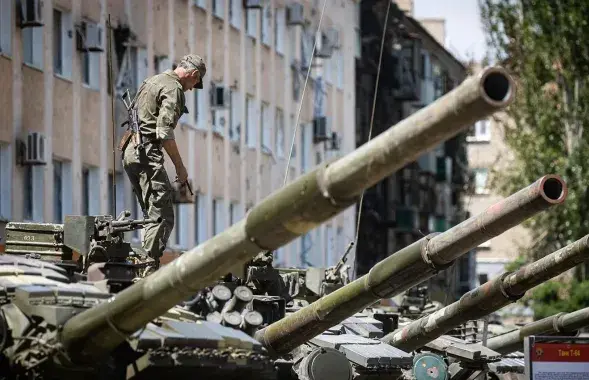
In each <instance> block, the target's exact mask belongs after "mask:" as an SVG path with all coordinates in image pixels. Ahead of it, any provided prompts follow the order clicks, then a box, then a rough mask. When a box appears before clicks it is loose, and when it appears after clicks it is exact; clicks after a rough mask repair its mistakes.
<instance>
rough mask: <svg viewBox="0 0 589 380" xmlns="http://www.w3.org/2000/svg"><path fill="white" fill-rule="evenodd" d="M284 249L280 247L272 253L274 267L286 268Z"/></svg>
mask: <svg viewBox="0 0 589 380" xmlns="http://www.w3.org/2000/svg"><path fill="white" fill-rule="evenodd" d="M285 253H286V248H285V247H280V248H278V249H277V250H276V251H274V267H275V268H284V267H286V254H285Z"/></svg>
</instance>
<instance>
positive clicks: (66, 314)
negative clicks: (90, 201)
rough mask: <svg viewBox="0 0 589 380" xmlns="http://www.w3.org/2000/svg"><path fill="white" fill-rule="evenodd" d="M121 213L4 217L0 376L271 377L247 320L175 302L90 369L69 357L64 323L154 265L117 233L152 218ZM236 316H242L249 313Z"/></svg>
mask: <svg viewBox="0 0 589 380" xmlns="http://www.w3.org/2000/svg"><path fill="white" fill-rule="evenodd" d="M129 214H130V213H129V212H124V213H122V214H121V215H120V216H119V217H118V218H117V219H113V218H112V217H111V216H96V217H91V216H66V218H65V221H64V223H63V224H49V223H15V222H11V223H8V225H7V227H6V253H7V254H5V255H0V359H1V360H0V378H1V377H2V376H3V375H5V374H11V375H12V376H9V377H8V378H18V377H21V376H22V377H25V376H26V377H31V378H37V377H40V378H69V377H76V378H77V377H79V376H85V377H88V376H89V377H90V378H94V377H97V376H99V375H100V376H104V377H106V376H109V377H113V378H146V377H148V378H152V377H154V376H158V375H159V374H166V373H181V374H185V375H191V376H192V375H198V376H208V375H213V374H215V375H223V376H224V377H227V378H256V379H257V378H268V376H269V378H274V369H273V364H272V362H271V361H270V359H269V358H268V356H267V355H266V354H264V352H263V347H262V346H261V345H260V344H259V343H258V342H256V341H255V340H254V339H252V338H251V336H249V335H247V334H246V333H245V332H244V331H246V330H247V329H246V328H244V327H246V326H242V327H240V326H239V324H238V325H237V326H235V324H234V323H233V322H234V320H233V319H228V320H225V321H222V322H221V321H219V322H217V321H213V322H211V321H208V320H207V319H205V318H201V317H200V316H198V315H196V314H194V313H190V312H189V311H186V310H185V309H183V308H181V307H172V308H170V309H169V310H168V311H167V312H166V313H164V314H162V315H161V316H160V317H159V318H157V319H154V320H153V321H151V322H150V323H148V324H146V325H145V326H144V327H143V328H142V329H141V330H139V331H137V332H135V333H134V334H132V335H131V336H130V337H129V338H128V339H127V344H125V345H123V346H122V347H119V348H117V349H116V350H114V351H113V353H112V355H110V357H109V358H107V360H103V361H102V362H103V363H104V364H100V365H98V366H97V367H95V368H92V369H93V371H92V370H91V368H85V367H79V366H73V365H72V363H71V362H70V360H69V357H68V355H67V353H65V352H63V346H62V344H61V342H60V333H61V327H62V326H63V324H64V323H65V322H66V321H67V320H68V319H69V318H71V317H72V316H73V315H76V314H78V313H80V312H82V311H84V310H87V309H91V308H92V307H94V306H96V305H97V304H98V303H101V302H109V301H110V300H112V295H113V294H115V293H118V292H120V291H122V290H123V289H125V288H127V287H129V286H130V285H132V284H133V283H135V282H137V281H139V280H140V279H141V278H142V277H143V276H145V275H146V274H147V273H148V271H149V270H150V269H151V268H152V267H153V264H154V262H153V260H150V259H149V258H148V257H147V255H146V254H145V253H144V252H142V250H141V248H133V247H131V245H130V244H129V243H128V242H126V241H125V240H124V239H123V236H124V233H125V232H128V231H132V230H136V229H139V228H143V227H144V226H145V225H147V224H151V223H159V222H160V220H130V219H127V217H128V216H129ZM76 255H77V256H78V258H77V260H75V256H76ZM234 293H235V294H238V293H239V290H236V291H235V292H234ZM231 294H232V293H231V292H229V294H228V296H229V297H231ZM239 317H240V322H241V316H239ZM253 318H254V319H255V312H254V314H253ZM243 320H244V321H246V322H247V321H251V320H252V315H251V314H247V315H245V316H244V318H243ZM254 323H255V320H254ZM248 327H249V326H248ZM97 363H100V362H97ZM91 367H94V366H91ZM170 371H173V372H170ZM93 375H94V376H93Z"/></svg>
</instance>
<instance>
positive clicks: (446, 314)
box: [382, 235, 589, 351]
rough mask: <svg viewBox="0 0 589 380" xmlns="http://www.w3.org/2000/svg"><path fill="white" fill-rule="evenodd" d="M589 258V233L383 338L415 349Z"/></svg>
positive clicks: (500, 306)
mask: <svg viewBox="0 0 589 380" xmlns="http://www.w3.org/2000/svg"><path fill="white" fill-rule="evenodd" d="M588 258H589V235H587V236H585V237H583V238H581V239H579V240H577V241H576V242H574V243H571V244H569V245H567V246H566V247H564V248H561V249H559V250H558V251H556V252H553V253H551V254H549V255H547V256H545V257H543V258H541V259H540V260H538V261H535V262H533V263H531V264H528V265H526V266H523V267H522V268H520V269H519V270H517V271H515V272H506V273H504V274H502V275H501V276H499V277H497V278H496V279H494V280H492V281H489V282H487V283H485V284H483V285H481V286H479V287H478V288H475V289H473V290H471V291H470V292H468V293H466V294H465V295H463V296H462V297H461V298H460V300H458V301H456V302H454V303H452V304H451V305H448V306H446V307H444V308H442V309H440V310H438V311H437V312H435V313H433V314H430V315H428V316H425V317H422V318H420V319H418V320H416V321H414V322H412V323H410V324H409V325H407V326H405V327H403V328H402V329H399V330H397V331H395V332H393V333H390V334H388V335H387V336H385V337H383V338H382V341H384V342H386V343H389V344H391V345H392V346H395V347H397V348H400V349H402V350H409V351H413V350H415V349H418V348H420V347H423V345H424V344H425V343H427V342H430V341H432V340H434V339H435V338H437V337H439V336H441V335H443V334H444V333H446V332H448V331H449V330H450V329H452V328H454V327H456V326H457V325H459V324H460V323H462V322H464V321H465V320H468V319H477V318H482V317H483V316H485V315H487V314H489V313H491V312H493V311H496V310H499V309H500V308H502V307H503V306H505V305H508V304H509V303H512V302H515V301H517V300H518V299H520V298H522V297H523V296H524V294H525V293H526V291H527V290H529V289H531V288H533V287H535V286H537V285H540V284H542V283H543V282H545V281H548V280H550V279H551V278H553V277H555V276H557V275H560V274H562V273H564V272H565V271H567V270H569V269H571V268H574V267H575V266H577V265H579V264H581V263H582V262H584V261H586V260H587V259H588Z"/></svg>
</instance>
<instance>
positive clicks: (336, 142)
mask: <svg viewBox="0 0 589 380" xmlns="http://www.w3.org/2000/svg"><path fill="white" fill-rule="evenodd" d="M340 145H341V138H340V137H339V136H338V134H337V132H332V133H331V138H330V139H329V150H340Z"/></svg>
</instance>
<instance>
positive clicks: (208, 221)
mask: <svg viewBox="0 0 589 380" xmlns="http://www.w3.org/2000/svg"><path fill="white" fill-rule="evenodd" d="M19 3H21V4H22V6H24V7H28V8H27V9H21V8H20V7H21V5H19ZM260 4H261V5H260ZM260 6H262V7H263V8H260ZM321 6H323V2H319V1H309V0H301V1H298V2H295V1H286V0H267V1H242V0H113V1H110V0H109V1H107V0H43V1H40V0H22V1H21V2H17V1H15V0H0V80H1V81H2V83H3V91H2V92H1V94H0V104H1V105H2V110H3V112H2V113H0V162H1V165H0V177H1V178H2V182H1V184H0V186H1V196H0V215H1V217H2V219H4V220H32V221H50V222H60V221H61V220H62V219H63V216H64V215H67V214H106V213H110V212H111V203H112V198H113V197H112V171H113V157H112V133H113V124H112V120H113V117H112V112H111V96H110V93H111V91H110V89H109V86H108V81H107V78H108V64H107V50H108V49H107V46H108V45H107V42H108V39H107V33H106V27H105V26H106V21H107V18H108V17H109V15H110V19H111V23H112V25H113V27H114V31H113V37H114V38H113V42H112V46H114V49H113V50H114V52H113V71H114V85H115V94H116V99H115V117H114V119H115V122H116V127H115V128H116V135H117V140H118V136H119V135H120V134H121V132H122V128H119V125H120V123H121V122H122V121H123V120H124V119H123V117H124V107H123V105H122V102H121V100H120V95H121V94H122V93H123V92H124V91H125V89H127V88H128V89H129V90H130V92H131V93H132V94H133V93H134V91H135V90H136V88H137V87H138V84H139V83H141V81H142V80H143V79H144V78H145V77H147V76H150V75H153V74H154V73H157V72H161V71H163V70H165V69H167V68H171V67H172V65H173V64H174V63H175V62H178V60H179V59H180V58H181V57H182V56H183V55H185V54H187V53H189V52H196V53H197V54H200V55H202V56H203V58H204V59H205V61H206V63H207V66H208V70H207V74H206V77H205V84H204V89H203V90H201V91H199V92H196V93H194V92H189V93H187V107H188V110H189V113H188V114H186V115H184V116H183V117H182V119H181V122H180V123H179V124H178V126H177V128H176V139H177V142H178V145H179V149H180V152H181V155H182V157H183V159H184V161H185V165H186V166H187V169H188V172H189V178H190V179H191V181H192V189H193V191H194V192H195V199H194V202H193V203H183V204H177V205H176V227H175V228H174V231H173V233H172V237H171V240H170V242H169V246H170V247H171V248H172V250H176V251H179V250H182V249H186V248H190V247H192V246H194V245H196V244H198V243H199V242H202V241H203V240H205V239H207V238H210V237H211V236H213V235H214V234H217V233H219V232H220V231H222V230H223V229H224V228H226V227H227V226H228V225H230V224H232V223H234V222H236V221H237V220H238V219H240V218H242V217H243V215H244V214H245V212H246V211H247V209H248V208H250V207H251V206H252V205H254V204H256V203H257V202H259V201H260V200H261V199H262V198H264V197H265V196H267V195H268V194H269V193H270V192H271V191H273V190H275V189H277V188H279V187H281V186H282V184H283V180H284V176H285V174H286V167H287V161H288V155H289V151H290V145H291V141H292V138H293V132H294V125H295V120H296V117H297V112H298V110H299V99H300V96H301V92H302V89H303V84H304V81H305V74H306V68H307V67H308V66H309V63H311V61H310V56H311V50H312V47H313V42H314V39H316V41H317V48H316V52H315V56H316V57H315V58H314V59H313V62H312V65H311V67H312V77H311V78H310V79H309V84H308V85H307V88H306V90H305V98H304V101H303V104H302V107H301V110H302V112H301V117H300V124H299V128H298V130H297V134H296V136H295V145H294V154H293V157H292V159H291V160H290V164H289V170H288V176H289V179H293V178H295V177H297V176H299V175H300V174H301V173H303V172H305V171H308V170H310V169H311V168H313V167H314V166H315V165H316V164H318V163H319V162H321V161H324V160H325V159H327V158H329V157H331V156H333V155H337V154H345V153H347V152H350V151H351V150H353V149H354V120H355V106H354V105H355V90H354V89H355V74H354V73H355V59H354V57H355V56H357V55H358V52H357V50H358V46H357V37H356V31H357V28H354V27H353V26H354V25H358V18H357V17H358V16H357V6H356V3H355V2H354V1H352V0H344V1H338V2H331V1H328V2H327V5H326V9H325V13H324V16H323V19H322V21H321V28H320V30H321V33H317V34H316V31H317V27H318V23H319V19H320V15H321ZM21 14H23V15H24V17H21V16H20V15H21ZM114 161H115V164H114V166H115V172H116V176H115V178H116V185H117V191H116V193H117V195H116V210H117V213H120V212H121V211H122V210H123V209H130V210H131V211H132V213H133V215H134V216H139V215H140V214H141V212H140V210H138V206H137V203H136V201H135V199H134V197H133V195H132V192H131V189H130V184H129V182H128V180H127V178H126V176H125V175H124V174H123V172H122V170H121V165H120V155H119V152H118V151H117V153H116V158H115V160H114ZM167 164H168V167H167V169H168V175H169V176H170V178H171V179H172V180H173V178H174V177H175V170H174V168H173V166H172V165H171V162H170V160H169V159H168V160H167ZM354 221H355V212H354V208H350V209H349V210H347V211H346V212H344V213H342V214H341V215H339V216H338V217H337V218H335V219H334V220H332V221H330V222H329V223H327V224H325V225H323V226H321V227H319V228H317V231H312V233H313V235H312V236H313V237H314V238H313V239H307V240H309V241H308V242H307V243H306V245H305V246H304V247H303V246H302V244H301V243H302V239H298V240H296V241H294V242H293V243H292V244H290V245H289V246H288V247H285V248H283V249H281V250H280V252H279V253H278V261H279V262H280V263H282V264H286V265H301V264H302V263H301V260H300V258H301V257H302V255H301V252H302V250H305V249H307V248H310V251H309V252H311V253H312V254H311V256H310V257H311V258H312V260H309V261H311V262H312V264H316V265H326V264H331V263H333V262H334V261H335V257H336V256H337V254H336V252H341V251H343V249H344V246H345V245H346V244H347V242H348V240H349V239H351V238H352V237H353V234H354ZM133 238H134V239H136V241H138V240H137V238H138V236H137V235H135V236H134V237H133ZM350 262H353V260H350Z"/></svg>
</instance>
